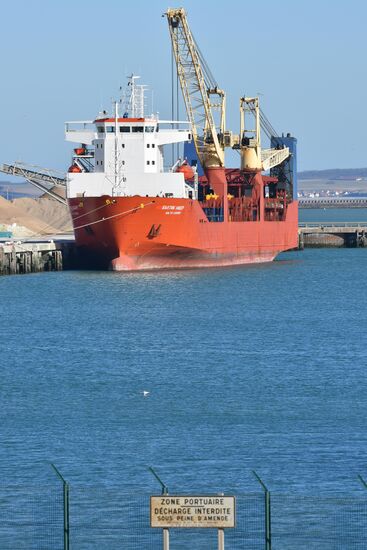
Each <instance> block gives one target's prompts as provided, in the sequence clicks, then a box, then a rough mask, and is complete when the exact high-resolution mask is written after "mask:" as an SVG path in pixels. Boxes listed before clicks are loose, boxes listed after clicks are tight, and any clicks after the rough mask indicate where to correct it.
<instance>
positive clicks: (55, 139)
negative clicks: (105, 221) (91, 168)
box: [0, 0, 367, 179]
mask: <svg viewBox="0 0 367 550" xmlns="http://www.w3.org/2000/svg"><path fill="white" fill-rule="evenodd" d="M171 6H176V7H178V6H184V7H185V8H186V10H187V11H188V15H189V23H190V26H191V30H192V32H193V34H194V36H195V38H196V40H197V41H198V43H199V45H200V48H201V50H202V52H203V54H204V56H205V58H206V60H207V62H208V64H209V66H210V68H211V70H212V72H213V74H214V76H215V77H216V80H217V81H218V84H219V85H220V87H222V88H223V89H225V90H226V92H227V104H228V110H227V126H228V128H230V129H232V130H233V131H238V125H239V113H238V103H239V97H240V96H241V95H243V94H244V93H246V94H247V95H256V94H257V93H260V94H261V95H260V100H261V104H262V108H263V110H264V111H265V113H266V115H267V117H268V118H269V120H270V121H271V123H272V125H273V126H274V127H275V128H276V129H277V131H278V132H280V133H281V132H291V133H292V134H293V135H295V136H296V137H297V138H298V160H299V166H298V167H299V170H306V169H323V168H343V167H344V168H350V167H356V168H357V167H363V166H367V147H366V131H365V128H366V126H367V110H366V98H367V93H366V89H367V86H366V84H367V71H366V65H367V45H366V22H367V2H364V1H362V0H350V1H349V2H345V1H341V0H334V1H332V0H307V1H304V0H299V1H297V0H293V1H291V0H282V1H280V2H274V1H270V0H262V1H259V2H246V1H228V0H227V2H218V1H213V0H212V1H209V0H201V1H199V0H197V1H192V0H186V1H185V2H180V3H177V4H176V3H174V4H171ZM167 7H168V4H167V2H166V1H161V0H151V1H148V0H134V1H126V0H104V1H102V0H99V1H97V0H88V2H76V1H74V0H63V1H56V0H12V1H7V0H2V2H1V19H2V22H3V24H2V30H1V33H0V47H1V59H2V62H1V73H2V79H1V86H0V99H1V101H0V127H1V135H2V138H1V143H0V162H9V163H10V162H12V161H14V160H23V161H25V162H28V163H33V164H39V165H41V166H46V167H49V168H56V169H59V170H65V169H66V168H67V167H68V165H69V164H70V150H71V146H70V145H71V144H68V143H65V142H64V133H63V132H64V126H63V124H64V121H66V120H81V119H91V118H93V117H94V116H95V115H96V114H97V112H98V111H99V110H100V108H101V107H102V106H103V107H105V108H107V109H109V108H110V105H111V98H112V97H116V95H117V94H118V88H119V86H120V85H125V83H126V75H127V74H128V73H131V72H135V73H138V74H140V75H141V76H142V77H143V78H142V82H144V83H146V84H148V85H149V86H150V87H151V88H152V89H153V90H154V107H155V110H158V111H159V113H160V117H161V118H170V108H171V107H170V105H171V68H170V67H171V53H170V39H169V33H168V28H167V22H166V20H165V19H163V18H161V15H162V14H163V13H164V12H165V10H166V8H167ZM4 22H5V24H4ZM181 118H182V117H181ZM234 159H236V157H234ZM3 179H4V178H3Z"/></svg>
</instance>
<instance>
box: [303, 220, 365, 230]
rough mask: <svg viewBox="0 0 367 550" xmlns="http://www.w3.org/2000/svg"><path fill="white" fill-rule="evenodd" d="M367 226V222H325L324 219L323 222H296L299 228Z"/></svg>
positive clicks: (363, 227) (361, 227) (362, 227)
mask: <svg viewBox="0 0 367 550" xmlns="http://www.w3.org/2000/svg"><path fill="white" fill-rule="evenodd" d="M366 226H367V222H327V221H324V222H299V224H298V227H301V228H305V229H307V228H310V229H312V228H317V227H327V228H332V227H336V228H339V227H341V228H342V227H353V228H354V227H355V228H356V229H358V228H360V229H365V228H366Z"/></svg>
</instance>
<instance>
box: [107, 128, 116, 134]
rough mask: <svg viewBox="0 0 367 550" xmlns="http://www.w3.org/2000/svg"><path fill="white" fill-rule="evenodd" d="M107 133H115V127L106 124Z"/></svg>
mask: <svg viewBox="0 0 367 550" xmlns="http://www.w3.org/2000/svg"><path fill="white" fill-rule="evenodd" d="M107 133H108V134H114V133H115V127H114V126H107Z"/></svg>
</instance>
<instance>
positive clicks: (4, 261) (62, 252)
mask: <svg viewBox="0 0 367 550" xmlns="http://www.w3.org/2000/svg"><path fill="white" fill-rule="evenodd" d="M76 266H77V255H76V249H75V242H74V236H71V235H65V236H62V237H55V238H54V239H53V238H50V237H48V240H40V239H37V240H27V241H20V240H4V239H2V240H0V275H15V274H22V273H38V272H41V271H62V270H63V269H72V268H73V267H76Z"/></svg>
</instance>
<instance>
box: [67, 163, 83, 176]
mask: <svg viewBox="0 0 367 550" xmlns="http://www.w3.org/2000/svg"><path fill="white" fill-rule="evenodd" d="M81 171H82V170H81V168H80V167H79V166H78V165H77V164H72V165H71V166H70V168H69V170H68V172H70V173H72V174H79V173H80V172H81Z"/></svg>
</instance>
